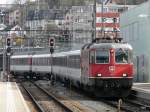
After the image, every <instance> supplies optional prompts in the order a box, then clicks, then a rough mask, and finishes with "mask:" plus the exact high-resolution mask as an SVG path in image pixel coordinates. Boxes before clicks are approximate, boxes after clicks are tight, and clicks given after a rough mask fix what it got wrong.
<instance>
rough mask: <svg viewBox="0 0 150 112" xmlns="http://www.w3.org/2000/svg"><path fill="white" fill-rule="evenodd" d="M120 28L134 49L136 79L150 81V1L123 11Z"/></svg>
mask: <svg viewBox="0 0 150 112" xmlns="http://www.w3.org/2000/svg"><path fill="white" fill-rule="evenodd" d="M120 29H121V32H122V36H123V38H124V40H125V41H126V42H129V43H130V44H131V45H132V46H133V49H134V59H133V61H134V65H135V77H134V80H135V81H137V82H150V1H148V2H145V3H143V4H141V5H138V6H137V7H135V8H132V9H130V10H128V11H126V12H124V13H122V14H121V17H120Z"/></svg>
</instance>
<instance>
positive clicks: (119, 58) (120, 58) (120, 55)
mask: <svg viewBox="0 0 150 112" xmlns="http://www.w3.org/2000/svg"><path fill="white" fill-rule="evenodd" d="M128 51H129V50H128V49H123V48H119V49H116V50H115V61H116V63H128V61H129V59H128V58H129V52H128Z"/></svg>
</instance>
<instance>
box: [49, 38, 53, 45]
mask: <svg viewBox="0 0 150 112" xmlns="http://www.w3.org/2000/svg"><path fill="white" fill-rule="evenodd" d="M49 46H50V47H54V39H53V38H51V39H50V40H49Z"/></svg>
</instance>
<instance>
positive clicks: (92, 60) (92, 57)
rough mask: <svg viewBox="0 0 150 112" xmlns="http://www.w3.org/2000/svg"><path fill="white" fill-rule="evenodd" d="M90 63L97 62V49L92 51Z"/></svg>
mask: <svg viewBox="0 0 150 112" xmlns="http://www.w3.org/2000/svg"><path fill="white" fill-rule="evenodd" d="M90 63H91V64H94V63H95V51H91V52H90Z"/></svg>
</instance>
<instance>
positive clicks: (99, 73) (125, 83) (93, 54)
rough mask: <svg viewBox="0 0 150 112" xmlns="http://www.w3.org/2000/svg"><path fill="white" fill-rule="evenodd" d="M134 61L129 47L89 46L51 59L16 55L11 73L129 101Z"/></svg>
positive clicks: (115, 44)
mask: <svg viewBox="0 0 150 112" xmlns="http://www.w3.org/2000/svg"><path fill="white" fill-rule="evenodd" d="M132 57H133V49H132V47H131V45H129V44H128V43H122V42H121V43H120V42H119V43H116V42H115V43H112V42H111V43H109V42H105V43H90V44H86V45H84V46H83V47H82V49H81V50H75V51H69V52H59V53H54V54H53V55H52V56H51V54H34V55H13V56H11V65H10V70H11V73H12V74H13V75H15V76H18V75H20V74H22V75H23V76H24V77H30V78H31V77H36V78H39V77H44V76H53V77H55V78H57V79H59V80H61V81H63V82H67V84H69V83H71V84H72V85H74V86H77V87H79V88H82V89H84V90H86V91H89V92H92V93H94V94H95V95H97V96H104V97H126V96H127V95H128V94H129V93H130V90H131V87H132V80H133V62H132ZM51 72H52V74H51Z"/></svg>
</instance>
